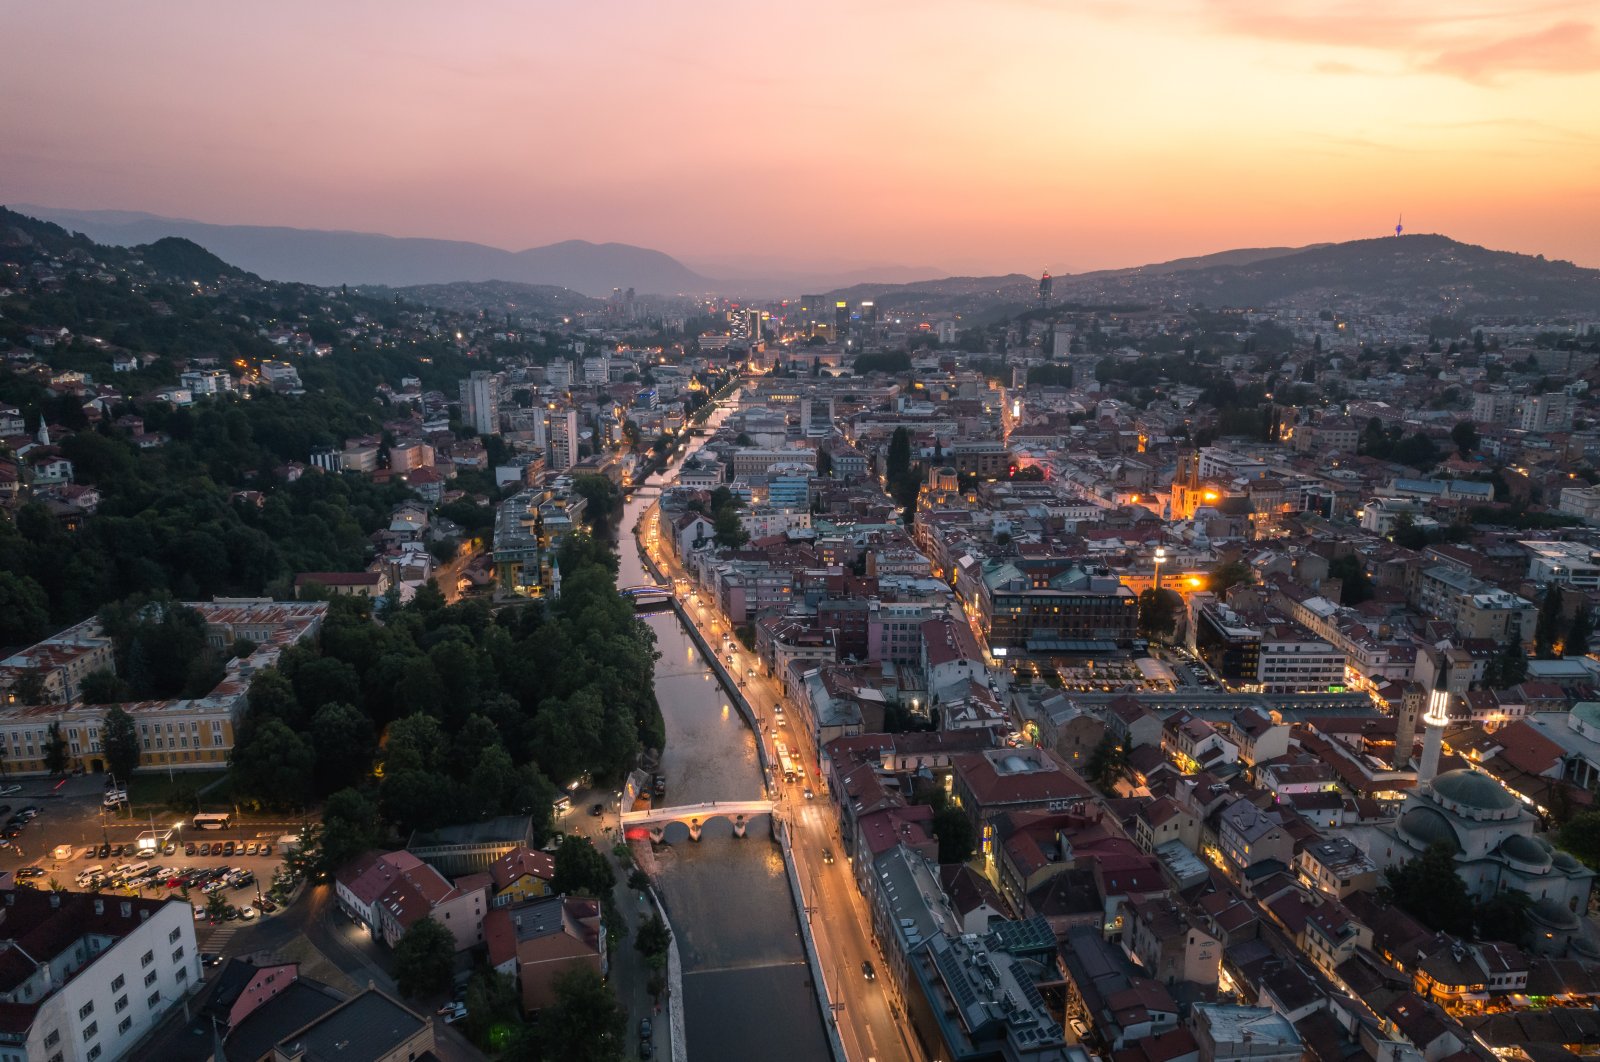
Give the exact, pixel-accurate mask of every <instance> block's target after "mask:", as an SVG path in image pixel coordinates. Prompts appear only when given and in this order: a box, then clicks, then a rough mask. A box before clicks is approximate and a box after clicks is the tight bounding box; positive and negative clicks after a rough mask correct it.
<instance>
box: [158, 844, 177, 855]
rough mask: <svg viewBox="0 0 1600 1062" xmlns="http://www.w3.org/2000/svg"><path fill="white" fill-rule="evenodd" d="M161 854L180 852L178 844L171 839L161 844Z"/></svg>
mask: <svg viewBox="0 0 1600 1062" xmlns="http://www.w3.org/2000/svg"><path fill="white" fill-rule="evenodd" d="M161 854H162V855H177V854H178V846H177V845H175V844H173V843H172V842H171V841H168V842H167V843H166V844H164V845H162V846H161Z"/></svg>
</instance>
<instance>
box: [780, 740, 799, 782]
mask: <svg viewBox="0 0 1600 1062" xmlns="http://www.w3.org/2000/svg"><path fill="white" fill-rule="evenodd" d="M777 750H778V765H779V767H780V768H781V769H782V770H783V780H784V781H785V782H788V783H789V784H791V785H793V784H794V782H795V779H796V777H797V773H796V771H795V766H794V757H793V756H791V755H789V746H787V745H785V744H784V743H783V742H781V741H780V742H778V743H777Z"/></svg>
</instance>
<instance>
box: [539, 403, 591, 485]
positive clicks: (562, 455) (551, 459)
mask: <svg viewBox="0 0 1600 1062" xmlns="http://www.w3.org/2000/svg"><path fill="white" fill-rule="evenodd" d="M549 440H550V449H549V451H548V453H547V455H546V460H545V466H546V467H547V468H548V469H549V470H550V471H552V472H565V471H566V470H567V469H569V468H571V467H572V466H573V465H575V464H577V463H578V447H579V445H580V444H581V442H582V439H581V437H580V436H579V434H578V411H577V410H576V409H552V410H551V411H550V431H549Z"/></svg>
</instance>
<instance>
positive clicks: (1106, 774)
mask: <svg viewBox="0 0 1600 1062" xmlns="http://www.w3.org/2000/svg"><path fill="white" fill-rule="evenodd" d="M1127 762H1128V756H1127V751H1126V750H1125V749H1123V747H1122V746H1121V745H1119V744H1117V739H1116V738H1115V737H1113V736H1112V734H1111V732H1110V731H1107V732H1106V733H1105V735H1104V736H1103V737H1101V738H1100V743H1099V744H1098V745H1096V746H1095V747H1094V751H1093V752H1091V753H1090V754H1089V762H1088V763H1087V764H1086V765H1085V766H1084V777H1085V778H1087V779H1088V780H1089V781H1090V782H1091V783H1092V784H1093V785H1094V786H1095V788H1097V789H1099V790H1100V791H1101V792H1102V793H1105V794H1107V795H1110V794H1112V793H1114V792H1115V791H1116V787H1117V779H1119V778H1121V777H1122V768H1123V767H1124V766H1125V765H1126V764H1127Z"/></svg>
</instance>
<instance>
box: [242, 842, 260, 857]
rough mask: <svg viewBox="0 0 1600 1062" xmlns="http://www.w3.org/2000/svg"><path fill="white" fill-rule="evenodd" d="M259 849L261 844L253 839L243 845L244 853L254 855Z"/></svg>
mask: <svg viewBox="0 0 1600 1062" xmlns="http://www.w3.org/2000/svg"><path fill="white" fill-rule="evenodd" d="M259 851H261V846H260V845H259V844H257V843H256V842H255V841H251V842H250V843H249V845H247V846H246V847H245V855H255V854H256V853H257V852H259Z"/></svg>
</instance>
